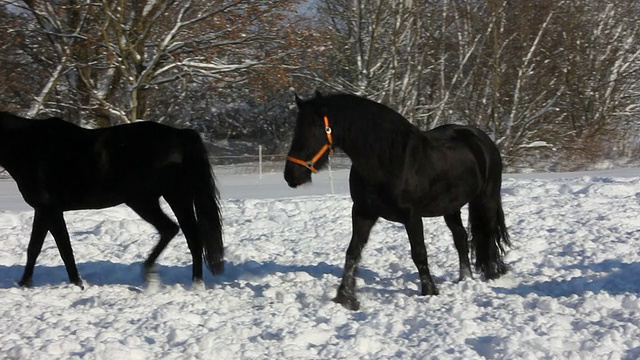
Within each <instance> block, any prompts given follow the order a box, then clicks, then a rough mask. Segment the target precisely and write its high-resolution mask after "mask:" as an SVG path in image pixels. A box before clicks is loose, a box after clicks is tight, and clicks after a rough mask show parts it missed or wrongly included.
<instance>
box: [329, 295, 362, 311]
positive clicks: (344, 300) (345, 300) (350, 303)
mask: <svg viewBox="0 0 640 360" xmlns="http://www.w3.org/2000/svg"><path fill="white" fill-rule="evenodd" d="M333 302H335V303H338V304H340V305H342V306H344V307H345V308H346V309H349V310H353V311H357V310H360V302H359V301H358V299H356V298H355V297H353V296H345V295H341V294H338V296H336V297H335V298H333Z"/></svg>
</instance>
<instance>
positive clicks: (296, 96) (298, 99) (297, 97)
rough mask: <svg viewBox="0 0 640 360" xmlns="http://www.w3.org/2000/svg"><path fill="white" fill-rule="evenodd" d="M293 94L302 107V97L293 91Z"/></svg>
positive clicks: (297, 103)
mask: <svg viewBox="0 0 640 360" xmlns="http://www.w3.org/2000/svg"><path fill="white" fill-rule="evenodd" d="M293 96H294V98H295V99H296V105H298V107H300V105H301V104H302V99H300V97H299V96H298V93H293Z"/></svg>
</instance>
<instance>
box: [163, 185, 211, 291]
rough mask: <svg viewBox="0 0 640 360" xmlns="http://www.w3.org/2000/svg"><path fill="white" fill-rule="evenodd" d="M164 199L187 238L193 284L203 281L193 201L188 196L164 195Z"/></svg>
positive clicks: (200, 243)
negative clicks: (191, 262)
mask: <svg viewBox="0 0 640 360" xmlns="http://www.w3.org/2000/svg"><path fill="white" fill-rule="evenodd" d="M165 199H166V200H167V202H168V203H169V206H171V209H172V210H173V213H174V214H175V215H176V218H177V219H178V223H179V224H180V228H181V229H182V232H183V233H184V237H185V238H186V240H187V246H188V247H189V251H190V252H191V259H192V261H193V273H192V279H193V283H194V284H196V285H197V284H199V283H202V282H203V279H202V249H203V248H202V242H201V239H200V234H199V232H198V223H197V222H196V216H195V212H194V210H193V202H192V201H191V199H190V198H188V197H180V196H170V195H169V196H165Z"/></svg>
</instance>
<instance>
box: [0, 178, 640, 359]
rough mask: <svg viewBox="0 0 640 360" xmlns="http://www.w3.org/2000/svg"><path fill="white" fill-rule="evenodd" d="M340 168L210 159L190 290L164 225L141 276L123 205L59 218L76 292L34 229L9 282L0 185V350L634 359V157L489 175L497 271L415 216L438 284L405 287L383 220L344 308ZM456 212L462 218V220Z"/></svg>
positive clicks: (401, 235)
mask: <svg viewBox="0 0 640 360" xmlns="http://www.w3.org/2000/svg"><path fill="white" fill-rule="evenodd" d="M347 174H348V173H347V171H344V170H343V171H338V172H336V173H334V178H335V182H336V183H335V190H336V191H335V192H336V193H335V194H331V193H330V186H329V182H328V179H329V177H328V174H327V172H324V173H320V174H318V175H315V176H314V183H313V184H311V185H309V186H306V187H303V188H302V189H295V190H292V189H289V188H287V187H286V184H285V183H284V180H283V179H282V174H279V173H273V174H266V175H264V176H263V178H262V179H259V178H258V176H257V175H236V174H232V173H228V172H225V171H217V175H218V182H219V185H220V189H221V194H222V205H223V216H224V223H225V246H226V254H227V256H226V260H227V267H226V273H225V274H224V275H222V276H219V277H213V276H211V275H210V274H209V273H207V274H205V282H206V289H204V290H194V289H191V280H190V277H191V268H190V267H191V261H190V256H189V253H188V251H187V246H186V243H185V241H184V238H183V236H182V235H181V234H180V235H179V236H178V237H176V239H174V241H173V242H172V243H171V244H170V246H169V248H168V249H167V250H166V251H165V252H164V253H163V254H162V255H161V256H160V259H159V264H158V268H159V276H160V280H161V284H160V286H159V287H158V288H157V289H147V288H146V287H145V284H144V282H143V281H142V278H141V273H140V271H141V262H142V261H143V260H144V259H145V257H146V256H147V254H148V253H149V252H150V251H151V248H152V246H153V245H154V244H155V243H156V241H157V239H156V233H155V231H154V229H153V228H152V227H151V226H150V225H148V224H147V223H145V222H144V221H142V220H141V219H139V218H138V217H137V216H136V215H135V214H134V213H133V212H132V211H131V210H129V209H128V208H126V207H116V208H111V209H107V210H101V211H81V212H70V213H67V214H66V219H67V222H68V227H69V231H70V234H71V237H72V244H73V247H74V251H75V256H76V260H77V262H78V266H79V270H80V273H81V275H82V277H83V279H84V280H85V282H86V284H87V286H86V288H85V290H80V289H79V288H77V287H74V286H72V285H68V284H67V276H66V272H65V269H64V266H63V265H62V261H61V259H60V256H59V254H58V251H57V249H56V247H55V244H54V242H53V239H52V238H51V237H50V235H49V236H48V237H47V240H45V245H44V248H43V251H42V254H41V255H40V258H39V259H38V263H37V265H36V269H35V274H34V286H33V287H32V288H20V287H18V286H17V285H16V281H17V280H18V279H19V278H20V276H21V275H22V271H23V270H24V264H25V261H26V247H27V244H28V239H29V234H30V230H31V221H32V218H33V212H32V211H30V210H29V208H28V207H27V206H26V205H25V204H24V203H23V202H22V200H21V198H20V197H19V194H18V193H17V190H16V187H15V184H14V183H13V182H11V181H1V182H0V234H1V236H2V251H0V313H1V319H2V320H1V321H0V354H1V355H0V357H2V358H5V357H6V358H12V359H47V360H49V359H55V358H60V359H62V358H64V359H74V358H77V359H79V358H89V359H188V358H202V359H390V358H396V359H483V358H486V359H629V360H631V359H637V358H639V357H640V330H639V327H640V298H639V297H640V246H639V242H640V169H627V170H615V171H601V172H586V173H571V174H551V175H548V174H528V175H505V176H504V183H503V190H502V194H503V202H504V208H505V214H506V220H507V225H508V226H509V230H510V232H511V236H512V242H513V244H514V246H513V248H512V249H510V251H509V253H508V255H507V257H506V261H507V263H508V264H509V265H510V266H511V268H512V270H511V272H510V273H509V274H508V275H507V276H505V277H503V278H501V279H499V280H496V281H491V282H485V281H482V280H480V279H478V278H479V277H478V276H477V275H476V280H467V281H464V282H461V283H456V282H455V280H456V279H457V277H458V269H457V268H458V266H457V255H456V252H455V250H454V247H453V242H452V239H451V235H450V233H449V232H448V230H447V228H446V226H445V224H444V221H443V220H442V219H441V218H434V219H425V220H424V222H425V233H426V242H427V249H428V251H429V262H430V265H431V269H432V272H433V274H434V275H435V278H436V282H437V285H438V287H439V289H440V295H439V296H437V297H422V296H419V295H418V293H419V288H418V279H417V271H416V268H415V266H414V264H413V262H412V261H411V258H410V254H409V242H408V240H407V236H406V234H405V232H404V229H403V227H402V226H401V225H399V224H395V223H390V222H386V221H380V222H379V223H378V224H377V225H376V227H374V230H373V232H372V234H371V239H370V241H369V244H368V245H367V247H366V248H365V250H364V254H363V261H362V267H361V270H360V272H359V275H358V295H359V297H360V300H361V304H362V308H361V310H360V311H357V312H352V311H349V310H346V309H344V308H342V307H341V306H340V305H337V304H335V303H333V302H332V301H331V298H332V297H333V296H334V295H335V291H336V288H337V286H338V284H339V281H340V276H341V273H342V265H343V261H344V255H345V250H346V247H347V245H348V242H349V238H350V235H351V218H350V208H351V201H350V199H349V196H348V186H347V183H346V178H347ZM465 218H466V217H465Z"/></svg>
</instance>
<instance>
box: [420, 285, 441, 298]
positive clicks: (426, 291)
mask: <svg viewBox="0 0 640 360" xmlns="http://www.w3.org/2000/svg"><path fill="white" fill-rule="evenodd" d="M432 295H440V291H438V288H437V287H435V285H431V286H423V287H422V296H432Z"/></svg>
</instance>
